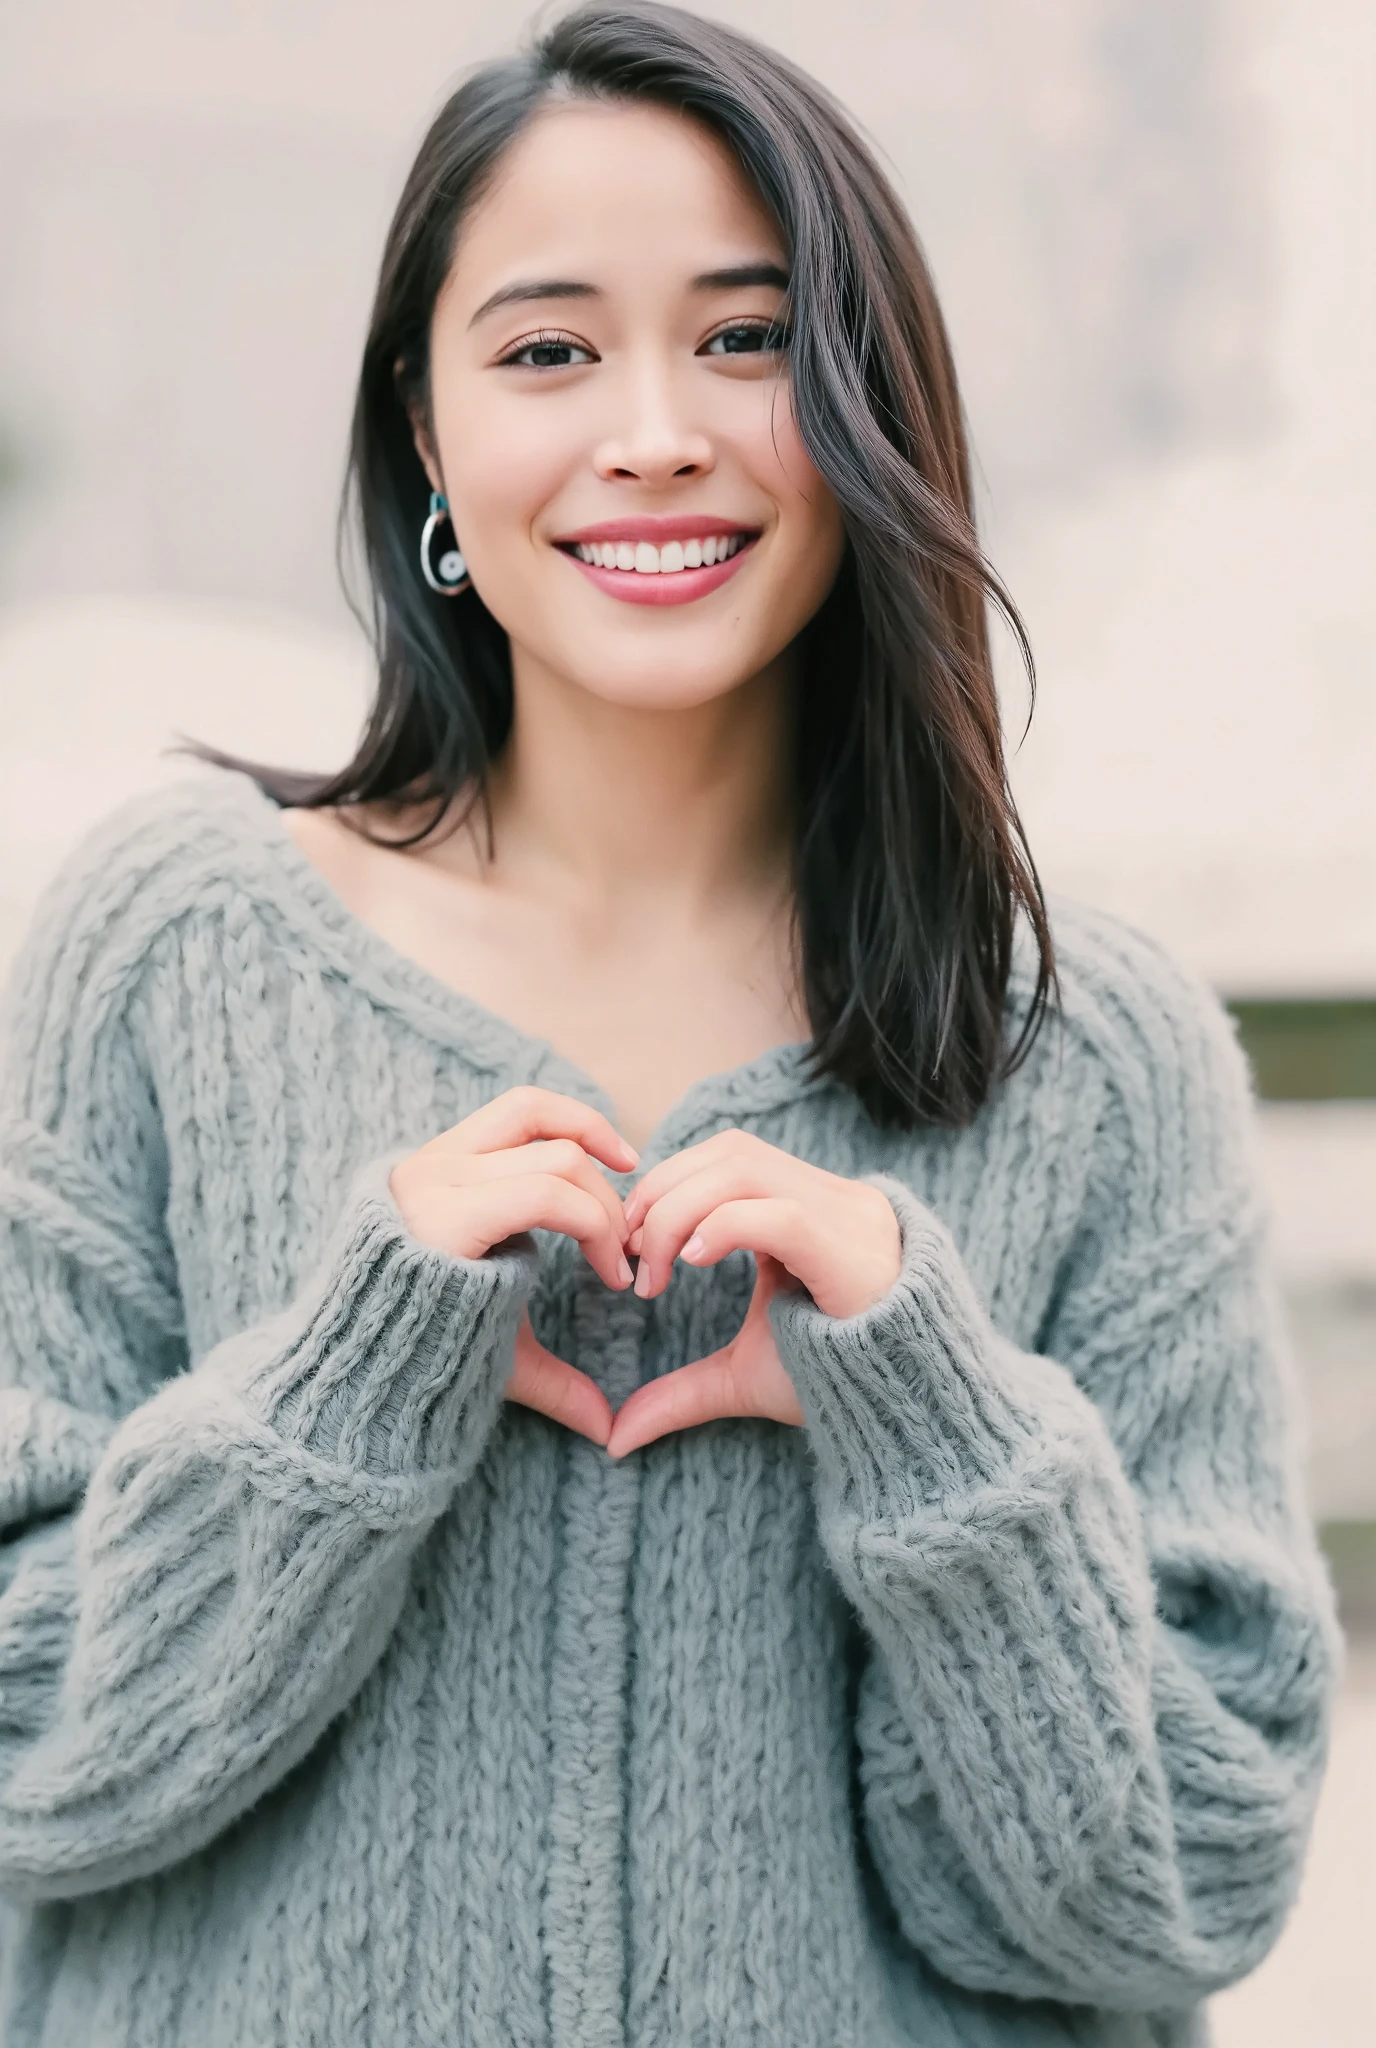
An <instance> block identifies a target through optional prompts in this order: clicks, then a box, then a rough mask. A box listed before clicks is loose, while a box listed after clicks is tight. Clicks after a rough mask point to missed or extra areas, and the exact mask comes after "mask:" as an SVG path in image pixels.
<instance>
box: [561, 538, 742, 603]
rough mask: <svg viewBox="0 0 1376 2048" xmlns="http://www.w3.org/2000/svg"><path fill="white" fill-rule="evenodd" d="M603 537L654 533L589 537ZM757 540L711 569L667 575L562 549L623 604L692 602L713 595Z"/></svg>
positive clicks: (577, 567)
mask: <svg viewBox="0 0 1376 2048" xmlns="http://www.w3.org/2000/svg"><path fill="white" fill-rule="evenodd" d="M723 530H724V529H723V528H722V527H720V526H709V527H708V529H707V531H708V533H709V534H712V533H721V532H722V531H723ZM726 530H734V531H735V532H737V533H739V532H741V531H749V529H748V528H746V529H742V528H740V527H736V528H734V529H726ZM667 537H668V538H669V539H671V540H677V539H678V537H679V536H678V534H677V533H674V534H671V535H669V536H667ZM579 538H580V539H581V538H582V536H581V535H580V536H579ZM599 538H605V539H607V540H622V539H624V540H630V539H632V538H637V539H640V540H648V539H649V538H650V536H649V534H647V533H645V532H643V531H642V532H641V533H640V534H638V535H634V536H633V535H631V534H629V533H627V534H620V533H608V534H606V535H605V536H603V535H598V534H597V533H595V532H589V534H588V539H589V540H596V539H599ZM687 538H688V539H689V540H697V539H699V538H701V536H700V535H698V534H692V533H690V534H689V535H688V536H687ZM753 544H754V543H753V542H751V541H747V542H746V544H745V546H744V547H743V548H738V549H737V551H736V553H735V554H734V555H732V556H730V557H729V558H728V560H726V561H725V562H714V563H713V564H712V566H711V568H710V569H674V570H671V571H670V573H669V574H668V575H667V576H666V575H665V574H664V573H663V571H661V572H660V574H659V575H658V576H642V575H641V574H640V573H639V572H638V570H635V569H604V568H603V567H602V566H601V564H600V563H598V564H597V565H596V566H594V565H593V563H591V562H583V561H580V560H579V558H578V556H577V555H573V554H569V553H567V552H566V551H565V550H564V549H563V548H561V549H560V551H559V552H560V553H561V554H562V555H563V556H564V560H565V561H566V562H572V564H573V566H574V568H575V569H581V570H582V572H583V574H584V575H585V576H587V577H590V578H591V580H592V581H593V582H594V583H595V584H596V585H597V587H598V589H599V590H605V591H606V593H607V595H608V597H619V598H620V599H621V601H622V603H623V604H691V603H692V601H693V599H694V598H695V597H707V596H710V594H711V592H712V591H714V590H719V589H720V587H721V585H722V584H723V583H725V582H726V581H727V580H728V579H729V578H730V577H732V576H734V575H735V573H736V571H737V569H739V568H740V565H741V563H742V562H743V561H744V560H745V558H746V556H747V555H748V554H749V553H750V550H751V547H752V546H753Z"/></svg>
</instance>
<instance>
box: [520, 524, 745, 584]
mask: <svg viewBox="0 0 1376 2048" xmlns="http://www.w3.org/2000/svg"><path fill="white" fill-rule="evenodd" d="M758 538H759V535H758V534H754V533H719V534H708V535H707V536H706V537H705V538H703V539H701V540H698V539H694V540H670V541H664V542H662V543H661V544H660V545H659V546H658V547H656V545H655V543H654V542H653V541H651V540H635V541H632V540H604V541H595V540H589V541H583V540H579V541H560V542H559V543H558V546H559V547H560V548H561V549H562V551H563V552H564V553H565V554H568V555H572V556H573V558H574V560H575V561H576V562H583V563H585V564H586V565H587V567H588V568H590V569H617V570H620V572H621V573H622V575H632V576H682V575H683V574H684V572H685V571H687V570H691V569H711V568H715V567H716V565H717V564H718V563H719V562H729V561H730V560H731V559H732V557H733V556H735V555H738V554H740V552H741V550H742V549H743V548H748V547H749V546H750V544H751V542H752V541H754V540H758Z"/></svg>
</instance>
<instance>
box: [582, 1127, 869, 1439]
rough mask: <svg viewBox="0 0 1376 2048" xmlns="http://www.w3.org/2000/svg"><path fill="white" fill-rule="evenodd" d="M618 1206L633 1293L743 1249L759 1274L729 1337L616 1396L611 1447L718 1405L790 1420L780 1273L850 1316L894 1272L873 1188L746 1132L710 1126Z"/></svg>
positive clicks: (652, 1290)
mask: <svg viewBox="0 0 1376 2048" xmlns="http://www.w3.org/2000/svg"><path fill="white" fill-rule="evenodd" d="M625 1206H626V1221H627V1223H628V1225H629V1226H630V1234H629V1237H628V1240H627V1250H628V1251H630V1252H631V1253H633V1254H635V1253H638V1254H639V1258H640V1268H639V1271H638V1273H637V1274H636V1283H635V1291H636V1293H637V1294H639V1295H641V1296H642V1297H646V1298H648V1297H651V1296H654V1295H656V1294H661V1293H662V1292H663V1290H664V1288H665V1287H666V1286H667V1285H668V1282H669V1274H670V1272H671V1270H672V1268H673V1263H674V1260H675V1259H676V1258H682V1259H686V1260H687V1262H688V1263H689V1265H693V1266H714V1265H716V1263H717V1261H718V1260H719V1259H723V1258H725V1256H726V1254H727V1253H728V1252H734V1251H750V1252H753V1253H754V1254H755V1262H756V1267H757V1272H758V1278H757V1281H756V1286H755V1293H754V1296H753V1297H752V1299H751V1303H750V1308H749V1311H748V1313H747V1315H746V1318H745V1321H744V1323H742V1325H741V1327H740V1329H739V1331H738V1332H737V1333H736V1336H735V1337H734V1338H733V1339H732V1341H731V1343H729V1344H728V1345H726V1346H725V1348H724V1349H723V1350H721V1351H714V1352H712V1353H711V1355H710V1356H709V1357H707V1358H699V1359H695V1360H694V1362H693V1363H692V1364H691V1365H685V1366H681V1367H680V1368H679V1370H678V1371H677V1372H670V1373H665V1374H663V1375H662V1376H661V1377H660V1378H659V1379H655V1380H650V1381H648V1382H647V1383H646V1385H645V1386H643V1387H637V1388H636V1390H635V1392H634V1393H633V1394H631V1395H630V1396H629V1398H628V1399H627V1400H626V1401H624V1402H623V1403H622V1405H621V1407H620V1408H619V1409H618V1410H617V1412H616V1419H615V1421H614V1422H613V1424H612V1433H611V1437H610V1439H609V1440H608V1443H607V1451H608V1453H609V1455H610V1456H612V1457H614V1458H619V1457H622V1456H624V1454H625V1453H626V1452H627V1451H635V1450H639V1449H640V1447H641V1446H642V1445H643V1444H647V1443H652V1442H653V1441H654V1439H655V1438H656V1437H661V1436H667V1435H668V1434H669V1433H670V1432H671V1431H673V1430H677V1429H692V1428H693V1427H694V1426H695V1425H696V1424H698V1423H700V1422H712V1421H715V1420H716V1419H717V1418H718V1417H720V1416H727V1415H751V1416H759V1417H763V1418H765V1419H768V1420H771V1421H774V1422H789V1423H793V1424H795V1425H796V1424H801V1423H802V1420H803V1411H802V1409H801V1408H800V1407H799V1405H798V1397H797V1394H796V1393H795V1392H794V1389H793V1382H792V1380H791V1379H790V1378H789V1376H788V1374H787V1372H786V1371H785V1369H784V1365H783V1361H782V1360H781V1359H780V1357H779V1353H778V1348H777V1346H776V1345H775V1342H774V1331H773V1328H772V1326H771V1324H770V1320H769V1304H770V1302H771V1301H772V1300H773V1298H774V1296H775V1295H776V1294H777V1293H778V1292H779V1290H780V1289H781V1288H784V1287H787V1286H789V1284H790V1281H791V1282H792V1283H793V1284H795V1285H798V1286H802V1287H805V1288H806V1289H807V1291H808V1293H809V1294H810V1295H811V1296H812V1299H813V1300H814V1301H815V1302H816V1304H817V1306H818V1308H819V1309H821V1310H822V1312H823V1314H824V1315H829V1316H853V1315H859V1314H860V1313H861V1312H862V1311H863V1310H865V1309H867V1308H871V1307H873V1305H874V1303H875V1302H876V1301H878V1300H880V1298H881V1297H882V1296H883V1295H885V1294H887V1293H888V1291H889V1289H890V1288H891V1287H892V1286H893V1284H894V1281H895V1280H896V1279H897V1278H898V1273H899V1266H900V1236H899V1229H898V1218H897V1216H896V1215H895V1214H894V1211H893V1208H892V1206H891V1204H890V1203H889V1200H888V1198H887V1197H886V1196H885V1195H884V1194H883V1193H882V1191H881V1190H880V1189H879V1188H875V1187H871V1186H870V1185H869V1184H868V1183H867V1182H865V1181H857V1180H845V1179H843V1178H842V1176H841V1175H840V1174H835V1173H825V1172H824V1171H823V1170H822V1168H821V1167H819V1166H809V1165H808V1164H807V1163H806V1161H804V1160H802V1159H795V1158H794V1157H793V1154H792V1153H791V1152H781V1151H780V1150H779V1149H778V1147H777V1146H775V1145H767V1144H766V1143H765V1142H764V1140H763V1139H762V1138H755V1137H752V1136H751V1135H750V1134H749V1133H748V1132H746V1131H721V1132H719V1133H718V1134H717V1136H716V1137H714V1138H708V1139H706V1140H705V1141H704V1142H703V1143H702V1144H701V1145H693V1146H691V1147H690V1148H689V1150H688V1151H686V1152H678V1153H676V1154H675V1155H674V1157H673V1158H672V1159H666V1160H664V1161H663V1162H662V1164H661V1165H659V1166H656V1167H654V1168H653V1169H652V1170H651V1172H649V1173H647V1174H646V1176H645V1178H644V1180H642V1181H641V1182H640V1184H639V1185H638V1186H637V1187H635V1188H633V1189H632V1191H631V1193H630V1195H629V1196H628V1198H627V1201H626V1205H625Z"/></svg>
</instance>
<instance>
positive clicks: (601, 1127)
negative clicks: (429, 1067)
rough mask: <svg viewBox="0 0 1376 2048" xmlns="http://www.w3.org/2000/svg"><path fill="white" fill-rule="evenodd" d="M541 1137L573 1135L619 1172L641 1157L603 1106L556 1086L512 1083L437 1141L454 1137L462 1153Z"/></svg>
mask: <svg viewBox="0 0 1376 2048" xmlns="http://www.w3.org/2000/svg"><path fill="white" fill-rule="evenodd" d="M537 1138H572V1139H574V1140H575V1141H576V1142H577V1143H578V1144H580V1145H581V1146H582V1147H583V1150H584V1151H585V1152H591V1154H592V1156H593V1158H594V1159H600V1160H601V1161H602V1164H603V1165H604V1166H610V1167H611V1168H612V1169H613V1170H614V1171H615V1172H626V1171H629V1169H630V1168H631V1167H633V1166H634V1165H635V1164H636V1162H637V1161H638V1159H639V1157H640V1154H639V1153H638V1152H637V1151H636V1150H635V1148H634V1146H632V1145H628V1144H627V1142H626V1140H625V1139H624V1138H623V1137H622V1135H621V1133H620V1131H618V1130H617V1129H616V1128H615V1126H614V1125H613V1124H611V1123H610V1122H609V1121H608V1120H607V1118H606V1117H605V1116H603V1114H602V1112H601V1110H600V1109H594V1108H593V1107H592V1104H591V1103H588V1102H579V1101H578V1100H577V1099H576V1098H575V1097H574V1096H572V1095H557V1094H556V1093H555V1092H554V1090H553V1089H552V1088H508V1089H507V1090H506V1092H505V1094H502V1095H498V1096H495V1097H494V1098H493V1100H492V1101H491V1102H485V1103H484V1104H483V1106H482V1108H481V1109H475V1110H474V1112H473V1114H472V1115H471V1116H466V1117H465V1118H464V1120H463V1122H462V1123H458V1124H455V1125H454V1127H453V1129H452V1130H449V1131H446V1132H444V1133H442V1135H441V1138H440V1139H439V1140H438V1141H437V1142H439V1143H442V1144H443V1143H445V1142H447V1141H452V1142H453V1144H454V1146H455V1148H456V1149H457V1150H459V1151H462V1152H497V1151H501V1150H503V1149H505V1148H506V1147H509V1146H513V1145H529V1144H531V1143H532V1142H533V1141H534V1140H535V1139H537Z"/></svg>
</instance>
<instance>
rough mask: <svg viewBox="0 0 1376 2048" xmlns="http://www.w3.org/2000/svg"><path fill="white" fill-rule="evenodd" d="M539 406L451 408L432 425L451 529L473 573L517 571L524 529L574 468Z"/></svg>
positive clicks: (524, 550) (525, 542)
mask: <svg viewBox="0 0 1376 2048" xmlns="http://www.w3.org/2000/svg"><path fill="white" fill-rule="evenodd" d="M545 411H546V408H544V407H540V406H530V405H526V406H506V405H503V404H501V403H500V401H499V402H497V403H484V404H481V405H479V404H474V403H456V404H454V405H452V406H451V407H450V408H449V410H448V412H447V413H446V414H445V415H444V416H443V417H440V418H437V419H436V423H435V430H436V439H437V441H438V443H439V453H440V461H441V464H442V465H443V469H444V479H445V483H446V485H447V486H448V493H449V503H450V508H451V510H452V512H453V515H454V526H455V531H456V532H457V534H458V536H459V540H460V544H461V545H462V547H463V550H464V553H465V554H466V555H467V556H468V558H469V560H470V561H471V562H472V563H473V564H474V566H475V570H476V569H477V568H478V567H479V566H480V565H483V564H486V565H488V567H489V569H490V570H491V571H494V572H495V573H496V574H498V575H499V576H500V575H507V576H509V575H511V574H513V573H519V572H520V565H521V563H522V559H523V556H524V557H526V558H528V557H529V556H530V553H531V529H532V527H533V526H534V523H535V521H536V519H537V518H538V516H539V514H540V513H541V511H542V510H543V509H544V507H545V506H546V505H547V504H548V503H549V502H550V500H551V499H552V498H553V497H554V496H555V495H556V493H557V492H558V490H559V487H560V485H561V483H562V482H563V480H564V478H565V477H566V476H567V474H568V471H569V468H570V466H571V464H572V463H573V462H574V461H576V454H575V453H574V452H573V451H568V450H565V449H564V447H563V446H562V442H561V436H560V434H559V432H558V422H557V420H556V419H555V418H554V417H553V415H551V416H550V417H548V418H542V417H541V415H542V413H544V412H545Z"/></svg>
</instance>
